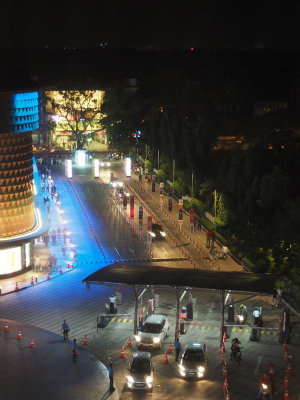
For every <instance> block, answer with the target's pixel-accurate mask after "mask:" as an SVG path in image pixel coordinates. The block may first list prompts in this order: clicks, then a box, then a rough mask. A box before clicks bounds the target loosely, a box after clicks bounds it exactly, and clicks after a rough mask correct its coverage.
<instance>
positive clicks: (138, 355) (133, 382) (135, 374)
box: [126, 351, 154, 390]
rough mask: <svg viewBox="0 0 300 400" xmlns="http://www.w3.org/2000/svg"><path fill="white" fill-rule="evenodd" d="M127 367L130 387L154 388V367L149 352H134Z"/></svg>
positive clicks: (127, 381)
mask: <svg viewBox="0 0 300 400" xmlns="http://www.w3.org/2000/svg"><path fill="white" fill-rule="evenodd" d="M127 369H128V374H127V377H126V384H127V387H128V388H129V389H137V390H138V389H140V390H152V388H153V371H154V368H153V364H152V357H151V354H150V353H149V352H146V351H136V352H134V353H133V355H132V359H131V361H130V364H129V367H128V368H127Z"/></svg>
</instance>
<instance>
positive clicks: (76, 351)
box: [72, 339, 78, 362]
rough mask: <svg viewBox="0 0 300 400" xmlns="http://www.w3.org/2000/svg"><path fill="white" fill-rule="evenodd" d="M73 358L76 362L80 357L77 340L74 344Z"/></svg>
mask: <svg viewBox="0 0 300 400" xmlns="http://www.w3.org/2000/svg"><path fill="white" fill-rule="evenodd" d="M72 357H73V361H74V362H76V359H77V357H78V346H77V343H76V339H74V340H73V343H72Z"/></svg>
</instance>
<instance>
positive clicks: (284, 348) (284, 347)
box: [282, 340, 287, 350]
mask: <svg viewBox="0 0 300 400" xmlns="http://www.w3.org/2000/svg"><path fill="white" fill-rule="evenodd" d="M282 348H283V350H287V347H286V340H285V341H284V342H283V346H282Z"/></svg>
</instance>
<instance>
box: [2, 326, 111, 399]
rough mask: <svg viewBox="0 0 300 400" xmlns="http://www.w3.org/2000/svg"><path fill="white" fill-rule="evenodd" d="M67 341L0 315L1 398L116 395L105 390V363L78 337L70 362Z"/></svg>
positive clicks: (107, 383)
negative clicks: (76, 351) (76, 355)
mask: <svg viewBox="0 0 300 400" xmlns="http://www.w3.org/2000/svg"><path fill="white" fill-rule="evenodd" d="M5 322H6V323H7V325H8V327H7V331H6V330H5ZM18 330H20V334H21V339H18V337H19V335H18ZM32 339H33V343H34V344H33V345H34V347H31V340H32ZM71 344H72V341H71V340H70V341H69V342H64V341H63V338H62V336H59V335H56V334H54V333H51V332H49V331H46V330H43V329H40V328H36V327H34V326H31V325H27V324H24V323H21V322H15V321H9V320H3V319H0V346H1V364H0V384H1V399H11V400H19V399H20V400H25V399H28V400H29V399H30V400H32V399H35V400H53V399H55V400H81V399H85V400H96V399H112V400H116V399H118V398H119V395H118V391H117V390H116V391H115V392H113V393H110V392H109V378H108V371H107V368H106V367H105V365H104V364H102V363H101V362H100V361H99V360H97V359H96V357H94V356H93V355H92V354H91V353H90V352H88V351H86V349H85V348H84V347H83V346H82V342H79V340H78V345H79V346H78V359H77V360H76V362H75V363H74V362H73V360H72V347H71ZM115 387H116V385H115Z"/></svg>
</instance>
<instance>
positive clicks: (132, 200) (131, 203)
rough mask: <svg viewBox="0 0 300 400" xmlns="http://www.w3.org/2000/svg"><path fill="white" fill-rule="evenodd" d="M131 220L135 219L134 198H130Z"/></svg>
mask: <svg viewBox="0 0 300 400" xmlns="http://www.w3.org/2000/svg"><path fill="white" fill-rule="evenodd" d="M130 219H134V196H130Z"/></svg>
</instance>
